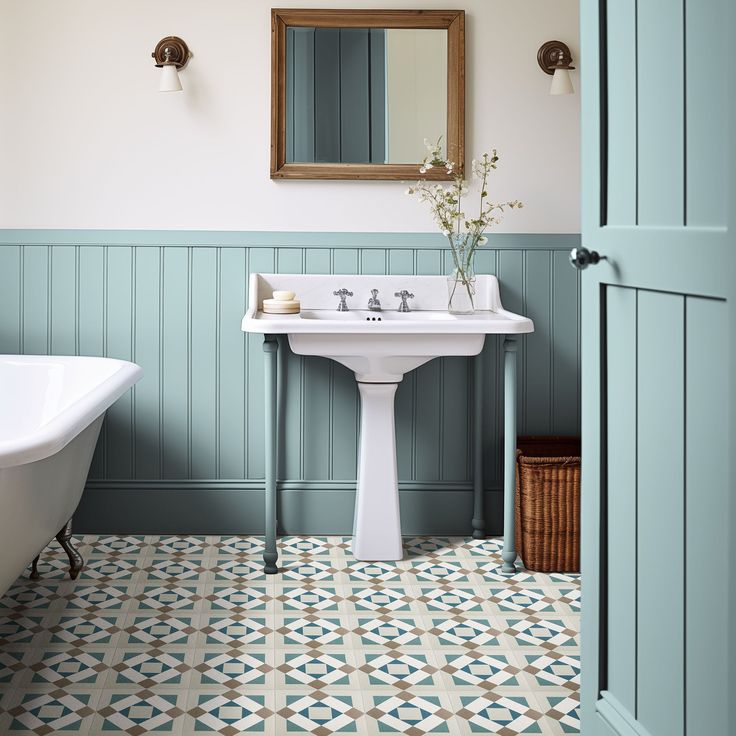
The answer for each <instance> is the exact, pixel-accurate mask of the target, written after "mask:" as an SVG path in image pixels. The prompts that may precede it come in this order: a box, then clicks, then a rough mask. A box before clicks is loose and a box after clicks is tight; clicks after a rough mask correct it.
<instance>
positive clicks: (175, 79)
mask: <svg viewBox="0 0 736 736" xmlns="http://www.w3.org/2000/svg"><path fill="white" fill-rule="evenodd" d="M191 55H192V53H191V51H189V47H188V46H187V45H186V44H185V43H184V41H182V40H181V39H180V38H179V37H178V36H166V38H162V39H161V40H160V41H159V42H158V43H157V44H156V48H155V49H154V50H153V53H152V54H151V56H152V57H153V58H154V59H155V60H156V66H158V67H161V84H160V85H159V88H158V91H159V92H180V91H181V81H180V80H179V69H183V68H184V67H185V66H186V65H187V62H188V61H189V57H190V56H191Z"/></svg>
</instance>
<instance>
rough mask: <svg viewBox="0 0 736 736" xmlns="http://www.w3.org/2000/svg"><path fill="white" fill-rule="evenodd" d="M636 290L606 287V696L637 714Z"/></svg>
mask: <svg viewBox="0 0 736 736" xmlns="http://www.w3.org/2000/svg"><path fill="white" fill-rule="evenodd" d="M636 302H637V291H636V289H621V288H616V287H608V288H607V290H606V318H607V327H606V332H607V334H608V346H607V350H606V356H607V361H606V373H607V375H608V406H609V409H608V412H607V415H608V423H607V429H608V438H609V442H610V443H611V444H612V445H613V446H614V447H615V448H616V451H615V453H611V455H610V457H609V462H608V555H607V556H608V591H609V592H608V640H609V642H610V643H611V646H610V648H609V654H608V683H607V690H608V691H609V692H610V693H611V694H613V695H614V696H615V697H616V699H617V700H618V701H619V702H620V703H621V704H622V705H623V707H624V708H626V709H627V710H628V711H629V712H630V713H635V712H636V677H632V676H631V675H632V672H635V671H636V575H635V574H633V572H634V571H635V570H636V553H637V547H636V402H635V401H632V397H635V396H636V342H637V336H636Z"/></svg>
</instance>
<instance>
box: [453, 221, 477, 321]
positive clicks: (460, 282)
mask: <svg viewBox="0 0 736 736" xmlns="http://www.w3.org/2000/svg"><path fill="white" fill-rule="evenodd" d="M449 240H450V248H451V251H452V262H453V269H452V271H451V272H450V273H449V274H448V276H447V311H448V312H450V314H473V313H474V312H475V271H474V270H473V253H474V252H475V248H474V247H473V243H472V239H471V238H470V236H469V235H466V234H458V233H453V234H452V235H450V236H449Z"/></svg>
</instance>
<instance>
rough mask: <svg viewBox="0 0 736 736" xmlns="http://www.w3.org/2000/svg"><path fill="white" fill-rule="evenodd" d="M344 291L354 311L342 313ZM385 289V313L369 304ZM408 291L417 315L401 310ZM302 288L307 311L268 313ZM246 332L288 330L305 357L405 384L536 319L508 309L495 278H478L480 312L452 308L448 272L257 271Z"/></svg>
mask: <svg viewBox="0 0 736 736" xmlns="http://www.w3.org/2000/svg"><path fill="white" fill-rule="evenodd" d="M341 288H347V289H348V290H349V291H352V293H353V296H352V297H350V296H348V297H347V298H346V302H347V306H348V309H349V311H347V312H339V311H338V310H337V306H338V304H339V301H340V300H339V299H338V297H336V296H334V292H335V291H338V290H339V289H341ZM372 289H377V290H378V296H379V299H380V300H381V305H382V310H381V311H380V312H375V311H369V310H368V309H367V308H366V306H367V304H368V299H369V298H370V296H371V290H372ZM403 289H407V290H408V291H410V292H411V293H412V294H413V295H414V296H413V298H411V299H409V308H410V309H411V311H410V312H399V311H397V307H398V305H399V304H400V299H399V298H398V297H395V296H394V294H395V293H396V292H400V291H402V290H403ZM278 290H288V291H294V292H296V294H297V298H298V299H299V300H300V301H301V306H302V311H301V314H293V315H281V314H265V313H264V312H263V311H262V310H261V306H262V304H263V300H264V299H270V298H271V297H272V295H273V292H274V291H278ZM242 328H243V330H244V331H246V332H260V333H263V334H286V335H288V336H289V345H290V347H291V349H292V350H293V351H294V352H295V353H298V354H299V355H321V356H323V357H326V358H332V359H333V360H336V361H337V362H338V363H342V364H343V365H345V366H347V367H348V368H350V369H351V370H352V371H353V372H354V373H355V375H356V378H357V380H358V381H360V382H368V383H371V382H373V383H386V382H399V381H401V379H402V377H403V375H404V374H405V373H406V372H407V371H410V370H413V369H414V368H417V367H418V366H420V365H421V364H422V363H426V362H427V361H428V360H431V359H432V358H436V357H440V356H447V355H477V354H478V353H479V352H480V351H481V350H482V349H483V343H484V341H485V336H486V335H489V334H512V333H524V332H531V331H532V330H533V329H534V325H533V323H532V321H531V320H530V319H527V318H526V317H521V316H520V315H518V314H513V313H512V312H508V311H506V310H505V309H503V307H502V306H501V298H500V295H499V290H498V281H497V280H496V277H495V276H485V275H483V276H478V278H477V294H476V312H475V314H470V315H455V314H450V313H449V312H448V311H447V281H446V278H445V277H444V276H385V275H384V276H365V275H360V276H334V275H330V276H318V275H307V274H253V275H252V276H251V281H250V301H249V307H248V312H247V314H246V315H245V317H244V318H243V324H242Z"/></svg>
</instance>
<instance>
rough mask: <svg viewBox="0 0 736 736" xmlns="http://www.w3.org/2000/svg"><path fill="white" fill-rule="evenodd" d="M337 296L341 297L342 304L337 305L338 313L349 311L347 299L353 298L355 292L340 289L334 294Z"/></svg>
mask: <svg viewBox="0 0 736 736" xmlns="http://www.w3.org/2000/svg"><path fill="white" fill-rule="evenodd" d="M332 293H333V294H334V295H335V296H339V297H340V303H339V304H338V305H337V311H338V312H347V311H349V309H348V305H347V302H346V301H345V298H346V297H348V296H352V295H353V292H352V291H348V290H347V289H338V290H337V291H333V292H332Z"/></svg>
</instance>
